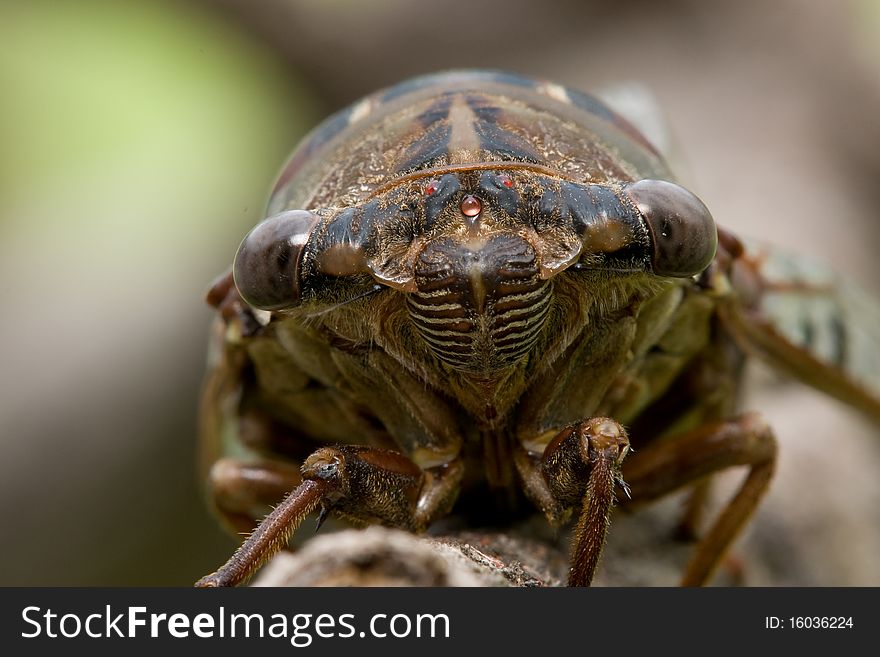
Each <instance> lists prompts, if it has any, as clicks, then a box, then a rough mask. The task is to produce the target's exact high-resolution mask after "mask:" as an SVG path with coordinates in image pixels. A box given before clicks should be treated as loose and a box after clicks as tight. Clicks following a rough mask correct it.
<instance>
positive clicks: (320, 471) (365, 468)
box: [196, 445, 464, 587]
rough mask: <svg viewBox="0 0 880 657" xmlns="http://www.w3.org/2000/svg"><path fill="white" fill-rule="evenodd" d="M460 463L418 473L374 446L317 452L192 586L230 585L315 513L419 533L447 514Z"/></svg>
mask: <svg viewBox="0 0 880 657" xmlns="http://www.w3.org/2000/svg"><path fill="white" fill-rule="evenodd" d="M463 472H464V467H463V465H462V463H461V461H459V460H457V459H456V460H454V461H452V462H451V463H448V464H445V465H442V466H438V467H435V468H429V469H426V470H422V469H421V468H419V467H418V466H417V465H416V464H415V463H413V462H412V461H411V460H410V459H409V458H407V457H406V456H404V455H403V454H400V453H399V452H393V451H390V450H383V449H376V448H372V447H357V446H347V445H343V446H337V447H323V448H321V449H319V450H317V451H316V452H315V453H313V454H312V455H311V456H309V458H308V459H306V461H305V463H304V464H303V467H302V483H301V484H300V485H299V486H297V487H296V488H295V489H294V490H293V491H292V492H291V493H290V494H289V495H288V496H287V497H286V498H284V500H283V501H282V502H281V503H280V504H279V505H278V506H276V507H275V509H274V510H273V511H272V512H271V513H270V514H269V515H268V516H266V518H265V519H264V520H263V521H262V522H261V523H260V524H259V525H258V526H257V528H256V529H255V530H254V531H253V533H251V534H250V536H248V538H247V539H246V540H245V542H244V543H242V545H241V546H240V547H239V548H238V550H236V552H235V554H233V555H232V557H231V558H230V559H229V561H227V562H226V563H225V564H224V565H223V566H221V567H220V568H219V569H218V570H216V571H215V572H214V573H211V574H210V575H207V576H206V577H203V578H202V579H200V580H199V581H198V582H196V586H200V587H209V586H235V585H237V584H240V583H241V582H244V581H245V580H247V579H248V578H249V577H250V576H251V575H252V574H253V573H254V572H255V571H256V570H257V569H258V568H259V567H260V566H261V565H262V564H263V563H265V562H266V561H267V560H268V559H269V558H271V557H272V556H273V555H274V554H275V553H276V552H278V551H279V550H281V549H282V548H283V547H284V546H285V545H286V544H287V541H288V540H289V538H290V537H291V535H292V534H293V532H294V531H296V528H297V527H298V526H299V525H300V523H301V522H302V521H303V519H304V518H305V517H306V516H307V515H308V514H309V513H311V512H312V511H314V510H316V509H318V508H319V507H320V510H321V511H320V516H319V523H320V522H321V520H323V518H324V517H325V516H326V515H327V514H328V513H329V512H330V511H333V512H334V513H337V514H339V515H341V516H343V517H346V518H349V519H352V520H355V521H359V522H365V523H381V524H384V525H388V526H392V527H400V528H404V529H409V530H413V531H424V530H425V529H426V528H427V526H428V525H429V524H431V522H432V521H433V520H435V519H436V518H437V517H439V516H441V515H443V514H445V513H447V512H448V511H449V509H450V508H451V507H452V504H453V502H454V501H455V498H456V496H457V494H458V490H459V485H460V483H461V477H462V474H463Z"/></svg>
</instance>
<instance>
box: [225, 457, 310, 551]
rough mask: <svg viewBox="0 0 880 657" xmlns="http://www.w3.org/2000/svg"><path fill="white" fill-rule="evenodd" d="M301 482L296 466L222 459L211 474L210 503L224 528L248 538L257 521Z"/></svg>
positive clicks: (274, 462) (260, 461)
mask: <svg viewBox="0 0 880 657" xmlns="http://www.w3.org/2000/svg"><path fill="white" fill-rule="evenodd" d="M301 482H302V477H301V476H300V472H299V468H298V467H297V466H296V465H295V464H293V463H285V462H281V461H273V460H269V459H260V460H259V461H255V462H251V461H241V460H238V459H233V458H224V459H220V460H219V461H217V462H216V463H214V465H213V466H211V470H210V472H209V473H208V487H209V491H210V493H209V494H210V496H211V502H212V504H213V507H214V510H215V511H216V513H217V515H218V516H220V520H221V521H222V522H223V524H224V525H225V526H226V527H227V528H228V529H229V530H231V531H232V532H234V533H237V534H247V533H249V532H250V531H251V530H252V529H253V528H254V524H255V520H254V519H255V518H260V517H261V516H263V515H264V514H265V510H266V509H267V508H268V507H270V506H271V505H273V504H275V503H277V502H278V500H280V499H282V498H283V497H284V496H285V495H286V494H287V493H288V492H290V491H292V490H293V489H294V488H296V487H297V486H298V485H299V484H300V483H301Z"/></svg>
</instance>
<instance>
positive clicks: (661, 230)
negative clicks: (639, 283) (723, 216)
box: [624, 180, 718, 278]
mask: <svg viewBox="0 0 880 657" xmlns="http://www.w3.org/2000/svg"><path fill="white" fill-rule="evenodd" d="M624 193H625V194H626V195H627V196H629V198H630V199H632V201H633V202H634V203H635V204H636V207H637V208H638V210H639V213H640V214H641V215H642V217H644V219H645V221H646V222H647V224H648V228H649V229H650V231H651V239H652V241H653V247H654V248H653V257H652V268H653V271H654V273H655V274H659V275H660V276H674V277H677V278H687V277H689V276H694V275H695V274H699V273H700V272H702V271H703V270H704V269H705V268H706V267H708V266H709V263H711V262H712V259H713V258H714V257H715V248H716V247H717V245H718V232H717V230H716V228H715V221H714V220H713V219H712V215H711V214H710V213H709V210H708V208H706V206H705V205H703V202H702V201H701V200H700V199H698V198H697V197H696V196H694V195H693V194H691V193H690V192H689V191H688V190H686V189H685V188H684V187H681V186H679V185H676V184H675V183H671V182H667V181H665V180H640V181H638V182H635V183H632V184H631V185H626V186H625V187H624Z"/></svg>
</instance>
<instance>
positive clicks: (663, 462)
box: [623, 414, 777, 586]
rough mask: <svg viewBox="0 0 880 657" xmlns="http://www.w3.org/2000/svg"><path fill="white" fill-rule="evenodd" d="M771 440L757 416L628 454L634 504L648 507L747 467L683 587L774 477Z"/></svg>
mask: <svg viewBox="0 0 880 657" xmlns="http://www.w3.org/2000/svg"><path fill="white" fill-rule="evenodd" d="M776 448H777V446H776V439H775V438H774V436H773V433H772V431H771V430H770V428H769V427H768V426H767V425H766V423H764V422H763V421H762V420H761V419H760V418H759V416H758V415H757V414H746V415H742V416H740V417H737V418H734V419H730V420H726V421H719V422H711V423H706V424H703V425H702V426H699V427H697V428H696V429H694V430H692V431H689V432H687V433H683V434H680V435H677V436H670V437H669V438H666V439H663V440H662V441H659V442H657V443H653V444H650V445H647V446H646V447H644V448H642V449H640V450H639V451H638V452H636V453H633V455H632V456H631V457H630V459H629V460H628V461H627V462H626V464H625V465H624V467H623V476H624V477H625V478H626V481H627V482H628V483H629V485H630V487H631V491H632V500H633V502H634V503H639V502H648V501H651V500H654V499H657V498H659V497H662V496H663V495H666V494H667V493H670V492H672V491H674V490H676V489H678V488H681V487H682V486H685V485H687V484H690V483H693V482H695V481H699V480H700V479H702V478H704V477H706V476H707V475H709V474H712V473H716V472H719V471H721V470H725V469H727V468H730V467H734V466H747V467H748V468H749V471H748V474H747V475H746V477H745V480H744V481H743V483H742V485H741V486H740V488H739V490H738V491H737V492H736V493H735V494H734V495H733V497H732V498H731V499H730V501H729V502H728V503H727V505H726V506H725V507H724V509H723V510H722V511H721V513H720V514H719V516H718V517H717V518H716V519H715V521H714V523H713V524H712V526H711V527H710V528H709V530H708V532H707V533H706V534H705V536H703V538H702V539H701V540H700V542H699V543H698V544H697V547H696V549H695V552H694V554H693V556H692V557H691V560H690V563H689V564H688V566H687V568H686V570H685V573H684V576H683V578H682V581H681V584H682V586H700V585H702V584H704V583H706V581H707V580H708V579H709V577H711V575H712V573H713V572H714V571H715V568H716V567H717V566H718V563H719V562H720V561H721V558H722V557H723V556H724V553H725V552H726V551H727V549H728V548H729V547H730V545H731V543H732V542H733V540H734V539H735V538H736V536H737V535H738V534H739V532H740V530H741V529H742V527H743V526H744V525H745V523H746V521H747V520H748V519H749V517H750V516H751V515H752V512H754V510H755V508H756V507H757V506H758V503H759V502H760V501H761V498H762V497H763V496H764V493H766V491H767V487H768V486H769V484H770V480H771V479H772V477H773V472H774V469H775V467H776Z"/></svg>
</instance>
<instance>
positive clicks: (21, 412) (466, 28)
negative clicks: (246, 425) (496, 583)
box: [0, 0, 880, 585]
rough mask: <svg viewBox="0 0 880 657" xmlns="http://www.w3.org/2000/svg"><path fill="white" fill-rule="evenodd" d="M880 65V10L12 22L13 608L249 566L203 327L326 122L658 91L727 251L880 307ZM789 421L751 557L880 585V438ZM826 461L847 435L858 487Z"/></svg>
mask: <svg viewBox="0 0 880 657" xmlns="http://www.w3.org/2000/svg"><path fill="white" fill-rule="evenodd" d="M878 42H880V10H878V4H877V3H876V2H869V1H866V0H863V1H861V2H856V1H853V2H839V3H816V2H811V1H802V2H801V1H797V0H781V1H779V2H774V3H763V2H759V1H758V0H744V1H740V2H720V3H704V2H698V1H697V0H675V1H673V2H667V3H654V2H648V1H647V0H645V1H641V2H639V1H628V2H620V1H618V2H600V1H597V0H594V1H579V0H552V1H549V0H548V1H547V2H541V3H538V2H527V1H525V0H504V1H502V0H488V1H487V2H481V3H473V2H467V1H465V0H451V1H449V2H431V3H426V2H415V1H408V0H384V1H379V0H376V1H374V2H358V1H357V0H299V1H297V0H265V1H263V2H248V1H246V0H239V1H235V0H216V1H212V0H201V1H183V0H181V1H177V2H171V1H167V2H159V1H150V0H139V1H135V0H129V1H120V0H67V1H50V0H29V1H22V2H12V1H11V0H0V304H2V317H3V320H2V323H0V367H2V373H3V376H2V380H0V486H2V488H0V493H2V495H0V521H2V526H3V535H4V540H3V541H2V544H3V547H2V558H0V584H2V585H188V584H190V583H191V582H192V581H194V580H195V579H197V578H198V577H199V576H201V575H202V574H204V573H206V572H208V571H210V570H212V569H213V568H214V567H216V566H217V565H218V564H219V563H220V562H221V561H222V560H223V559H225V558H226V556H228V554H229V551H230V550H231V549H232V547H233V546H234V545H235V543H234V541H233V540H232V539H231V538H229V537H226V536H225V535H223V534H222V533H221V532H220V530H219V529H218V528H217V527H216V525H215V523H214V522H213V520H212V518H210V516H209V514H208V513H207V511H206V509H205V506H204V503H203V500H202V498H201V495H200V489H199V486H200V482H198V481H197V480H196V473H195V422H196V418H195V410H196V404H197V395H198V386H199V381H200V378H201V375H202V373H203V368H204V354H205V344H206V336H207V328H208V325H209V322H210V318H211V313H210V312H209V309H208V308H207V307H206V306H205V305H204V303H203V301H202V299H203V295H204V292H205V290H206V288H207V285H208V283H209V282H210V280H211V279H212V278H213V277H214V276H215V275H217V274H219V273H220V272H222V271H223V270H224V269H225V268H226V267H227V266H228V265H229V264H230V262H231V258H232V255H233V253H234V251H235V248H236V246H237V244H238V242H239V240H240V239H241V237H242V236H243V235H244V233H245V232H246V231H247V229H248V227H249V226H251V225H252V224H253V223H255V222H256V221H257V220H258V219H259V218H260V217H261V216H262V215H261V213H262V209H263V207H264V204H265V201H266V194H267V192H268V190H269V189H270V187H271V184H272V181H273V177H274V176H275V175H276V173H277V171H278V170H279V167H280V166H281V164H282V163H283V161H284V159H285V157H286V155H287V154H288V153H289V152H290V151H291V150H292V148H293V147H294V146H295V144H296V142H297V140H298V139H299V138H300V137H301V136H302V135H303V134H304V133H305V131H306V130H308V129H309V128H310V127H312V126H313V125H314V124H315V123H316V122H317V121H319V120H320V118H321V117H323V116H325V115H326V114H327V113H329V112H331V111H333V110H335V109H338V108H339V107H341V106H343V105H344V104H346V103H347V102H350V101H352V100H354V99H356V98H357V97H359V96H360V95H362V94H364V93H367V92H369V91H371V90H373V89H375V88H377V87H380V86H384V85H388V84H392V83H394V82H395V81H398V80H400V79H402V78H404V77H407V76H409V75H413V74H417V73H424V72H428V71H433V70H437V69H443V68H450V67H460V66H477V67H491V68H505V69H511V70H515V71H519V72H522V73H526V74H533V75H537V76H540V77H545V78H550V79H555V80H557V81H559V82H562V83H565V84H569V85H571V86H574V87H577V88H582V89H591V88H597V87H607V86H609V85H615V84H619V83H623V82H627V81H637V82H640V83H643V84H644V85H646V87H647V88H648V89H650V90H651V92H652V93H653V94H654V95H655V96H656V97H657V99H658V102H659V104H660V106H662V107H663V109H664V110H665V112H666V113H667V114H668V117H669V122H670V124H671V126H672V129H673V134H674V135H675V136H676V143H677V151H678V152H679V153H680V154H681V156H682V158H683V159H684V161H685V162H687V164H688V167H689V168H688V169H687V173H686V178H687V180H688V182H689V184H690V185H691V186H692V187H693V188H694V189H695V191H697V192H698V193H699V194H700V195H701V196H702V197H703V198H704V199H705V200H706V202H707V204H708V205H709V207H711V208H713V211H714V212H715V215H716V218H717V219H718V220H719V222H721V223H724V224H726V225H728V226H731V227H734V228H735V229H737V230H739V231H742V232H745V233H749V234H754V235H759V236H761V237H763V238H765V239H767V240H769V241H772V242H777V243H780V244H785V245H787V247H788V248H791V249H794V250H796V251H802V252H804V253H807V254H810V255H812V256H814V257H820V258H822V259H824V260H826V261H830V262H832V263H833V264H835V266H837V267H838V269H841V270H842V271H843V272H844V273H846V274H847V275H849V276H851V277H852V278H854V279H856V280H857V281H859V282H860V283H861V284H862V285H863V286H865V287H867V288H868V289H869V290H871V291H873V292H875V293H877V292H878V291H880V281H878V278H877V273H876V266H875V265H874V264H873V263H874V262H876V253H877V248H878V247H880V227H878V221H877V218H878V211H877V209H876V208H877V207H880V186H878V185H877V181H878V173H880V147H878V146H880V125H878V121H877V116H880V46H878ZM798 394H801V393H800V392H799V393H798ZM762 399H763V398H760V397H756V398H755V401H756V404H757V405H758V406H760V407H761V410H762V411H765V412H766V413H767V414H768V415H769V416H770V417H771V419H772V420H774V422H778V423H779V424H778V425H777V426H779V425H781V426H782V427H785V426H786V423H788V424H789V425H790V426H789V428H788V429H787V430H785V429H780V432H781V433H782V434H785V435H783V436H782V438H783V442H786V436H788V435H790V436H794V438H788V440H792V441H793V442H794V446H793V447H792V448H790V450H789V451H788V453H790V454H792V456H791V457H790V458H789V457H786V458H788V459H789V460H783V463H782V465H781V467H780V482H779V486H778V487H777V488H776V489H774V490H777V489H778V492H774V496H775V497H774V498H773V499H771V500H770V501H769V502H768V505H767V506H766V508H765V509H762V514H763V515H762V518H763V519H764V522H763V524H762V523H760V522H759V523H757V525H756V528H755V529H752V530H750V534H749V536H747V538H746V540H748V541H750V543H748V544H747V545H746V547H745V548H743V549H744V550H746V551H748V550H749V549H750V548H749V546H752V548H753V549H755V550H759V551H760V549H761V547H762V546H765V547H766V546H769V545H773V546H776V547H777V548H778V547H779V543H778V538H777V537H776V536H777V535H776V534H775V533H774V530H772V529H770V527H778V526H779V525H783V526H786V524H787V525H790V526H791V527H790V529H792V531H793V532H794V534H793V535H795V536H797V535H798V532H801V533H802V534H803V533H804V532H806V534H805V535H809V537H810V539H809V541H804V543H808V545H801V544H800V542H798V543H799V544H798V545H797V546H796V550H797V556H794V557H791V558H792V559H796V560H797V559H802V560H803V561H804V563H805V566H804V570H805V572H807V574H806V575H803V577H802V578H801V579H799V580H798V582H797V583H816V584H843V585H849V584H859V583H870V584H878V583H880V566H878V565H877V559H876V555H877V554H880V539H878V536H877V533H878V532H877V530H878V528H880V516H878V514H880V511H878V508H880V504H877V501H878V500H880V490H878V484H877V481H876V480H877V477H876V475H875V473H876V471H877V468H878V467H880V455H878V446H877V445H878V443H880V441H873V442H872V439H875V438H876V437H877V430H876V429H875V428H871V427H867V426H866V425H864V424H863V423H862V422H861V420H860V419H858V418H854V417H852V416H851V414H849V413H848V412H847V411H846V410H845V409H843V408H842V407H840V406H839V405H835V404H834V403H831V402H825V401H823V400H820V399H818V398H815V397H807V398H806V399H807V400H808V402H804V401H803V399H804V398H802V397H797V398H793V399H794V400H793V401H792V400H791V399H789V398H788V397H784V398H781V399H780V400H779V401H778V403H776V402H772V403H763V404H762ZM805 403H808V406H809V408H810V409H811V412H815V409H816V408H818V409H819V410H818V413H819V415H818V416H810V415H805V414H804V412H802V410H799V409H803V408H805V407H804V404H805ZM786 404H788V406H786ZM823 404H827V405H826V406H823ZM791 418H793V419H791ZM822 422H825V423H826V424H824V425H823V424H821V423H822ZM817 423H819V424H818V425H817ZM817 426H818V427H819V428H818V429H817ZM823 426H824V427H827V429H822V427H823ZM786 431H787V432H788V433H786ZM823 431H824V432H825V433H823ZM803 433H819V434H821V435H822V436H824V437H826V438H827V434H828V433H834V434H845V437H844V438H843V439H841V440H842V442H841V443H840V444H841V445H843V447H842V448H840V450H839V451H840V452H841V453H840V454H836V455H835V458H834V460H835V461H836V462H837V465H836V466H835V467H836V468H838V469H829V466H828V460H829V459H828V457H827V453H828V452H827V443H822V444H820V445H818V446H814V447H810V443H809V442H808V441H807V442H805V441H799V440H798V437H799V435H800V434H803ZM846 441H849V442H846ZM805 445H806V446H805ZM811 450H812V451H811ZM837 451H838V449H837V448H835V452H837ZM784 453H785V452H784ZM791 459H794V460H793V461H792V460H791ZM810 468H813V470H811V469H810ZM817 473H818V474H817ZM821 477H825V478H827V479H828V486H827V490H826V489H824V488H821V486H819V487H817V484H816V481H817V478H821ZM786 491H788V492H786ZM786 495H787V497H786ZM805 496H806V497H805ZM808 498H809V502H808V504H807V506H809V507H810V511H811V514H806V515H802V514H800V513H799V511H797V510H793V509H795V508H797V509H800V507H801V506H803V504H802V502H803V501H804V500H805V499H808ZM857 498H858V499H857ZM854 500H855V502H854ZM859 500H862V501H864V503H862V502H860V501H859ZM859 504H862V505H861V506H859ZM764 526H766V527H768V528H767V529H762V527H764ZM783 547H784V546H783ZM823 550H824V552H823ZM829 553H834V555H835V556H834V557H833V558H834V559H836V560H838V561H839V562H840V564H839V566H829V565H828V561H827V555H828V554H829ZM821 559H825V562H824V565H823V566H822V567H821V568H816V569H815V570H811V564H812V565H813V566H815V562H816V560H821ZM768 568H769V567H768ZM765 570H766V569H765ZM769 571H772V568H769V570H768V572H769ZM762 572H763V571H762V570H761V567H760V566H759V567H756V570H755V573H756V575H755V576H754V578H753V579H752V580H751V581H752V582H757V583H761V582H769V583H780V582H781V583H786V580H785V579H784V578H782V579H776V580H774V579H772V576H771V575H770V574H767V575H766V578H765V579H764V580H762V579H761V577H762Z"/></svg>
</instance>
